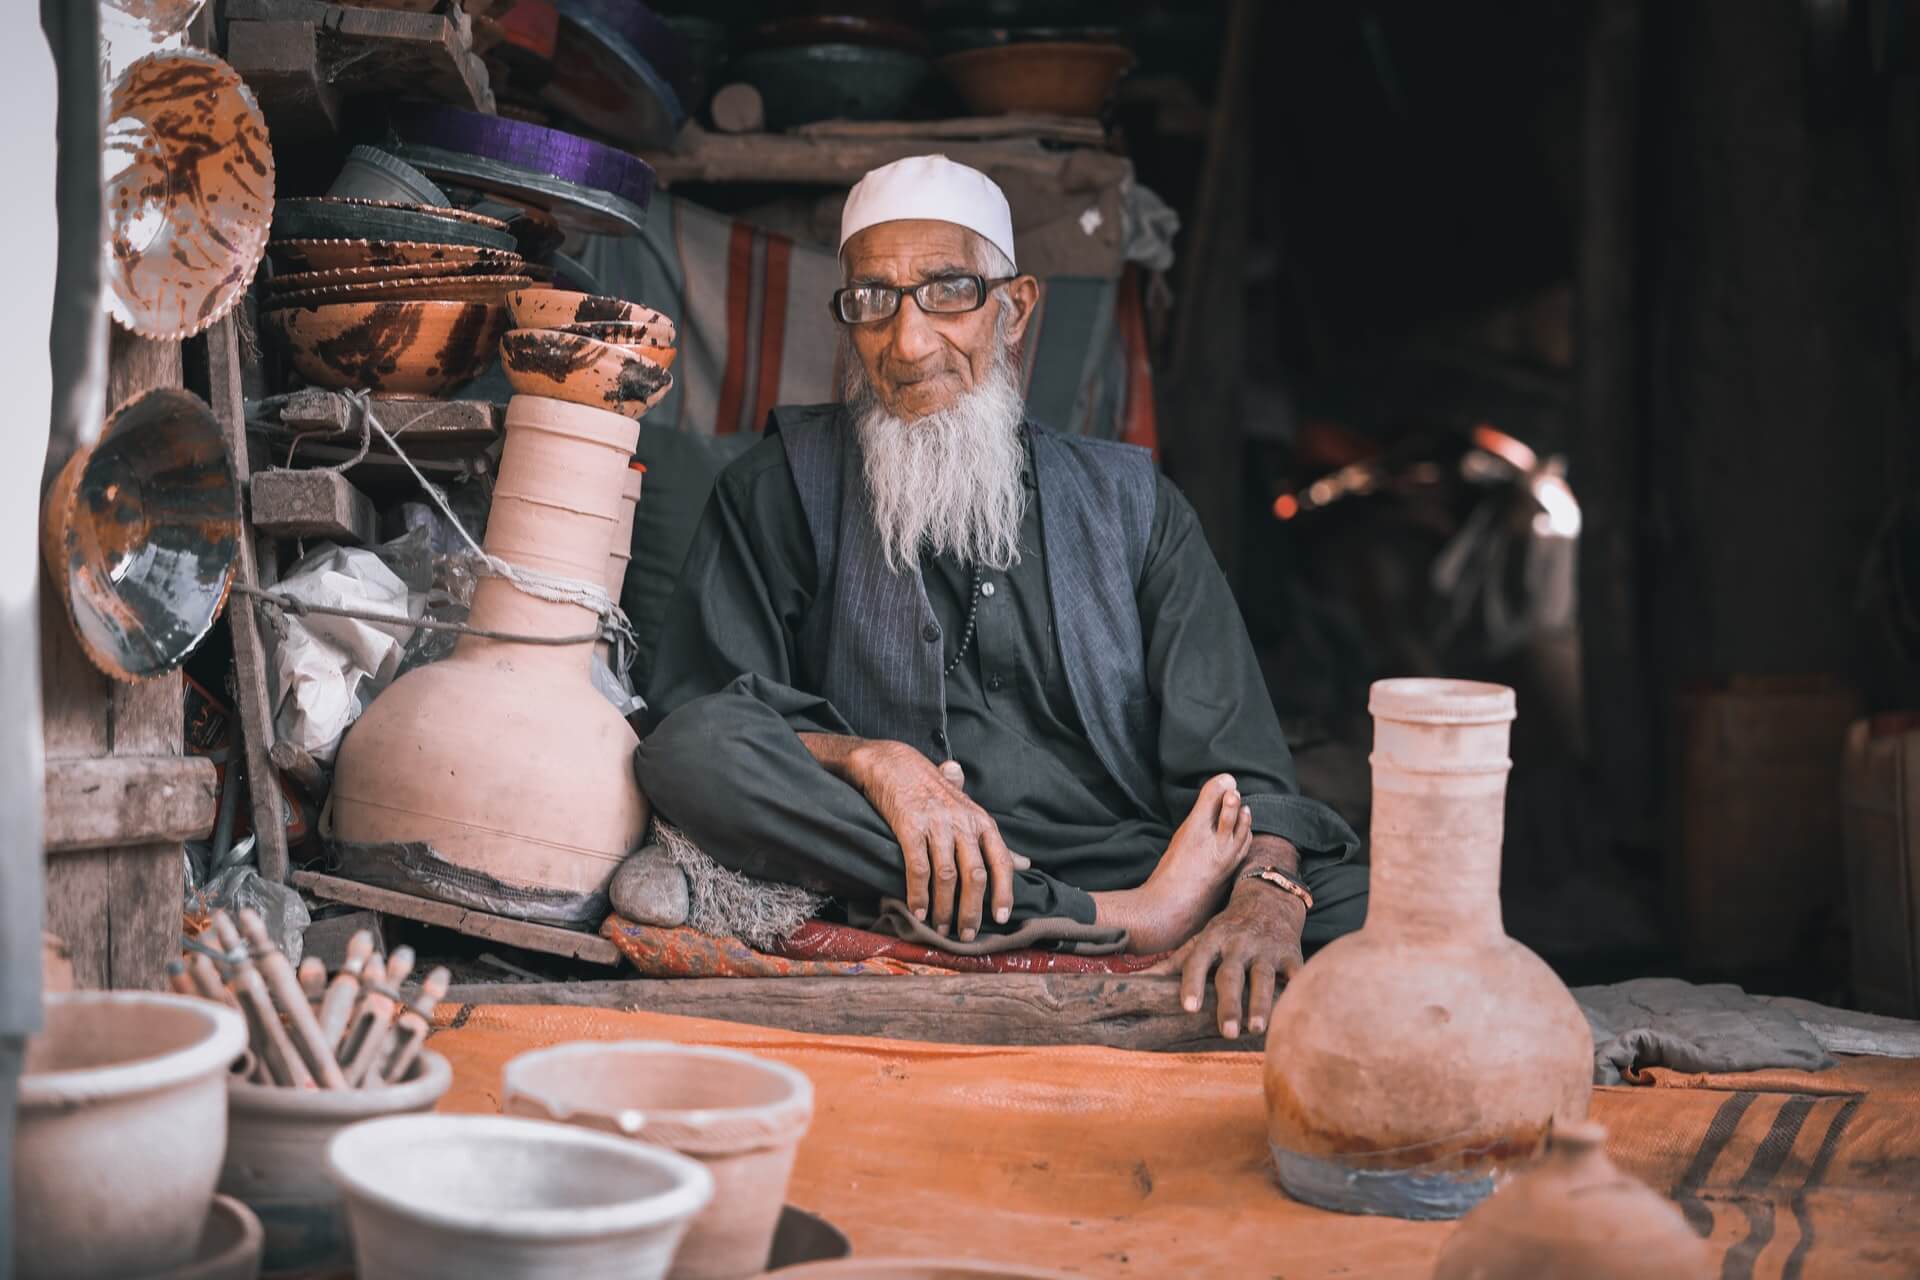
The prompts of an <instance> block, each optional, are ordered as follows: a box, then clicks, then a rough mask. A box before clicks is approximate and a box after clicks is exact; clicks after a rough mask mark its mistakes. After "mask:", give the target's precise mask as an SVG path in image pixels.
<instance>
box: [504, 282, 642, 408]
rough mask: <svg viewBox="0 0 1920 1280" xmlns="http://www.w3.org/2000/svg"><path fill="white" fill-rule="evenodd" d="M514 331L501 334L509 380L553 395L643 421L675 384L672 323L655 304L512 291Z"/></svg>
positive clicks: (524, 390) (523, 389)
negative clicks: (649, 305) (646, 305)
mask: <svg viewBox="0 0 1920 1280" xmlns="http://www.w3.org/2000/svg"><path fill="white" fill-rule="evenodd" d="M507 306H508V308H509V309H510V310H511V311H512V313H513V328H511V329H509V330H508V331H507V333H506V336H505V337H503V338H501V339H500V362H501V364H502V366H503V367H504V368H505V370H506V375H507V381H508V382H509V383H511V384H512V385H513V389H514V390H515V391H517V392H519V393H520V394H521V395H528V396H547V397H549V398H551V399H554V400H569V401H572V402H573V403H574V404H584V405H590V406H592V407H593V408H595V409H607V410H611V411H612V412H614V413H618V414H623V415H624V416H626V417H629V418H636V419H637V418H639V417H640V416H641V415H642V414H644V413H646V411H647V410H649V409H651V408H653V406H654V405H656V404H658V403H660V399H661V397H663V396H665V395H666V394H667V392H668V391H669V390H671V389H672V387H673V375H672V374H670V373H668V372H667V370H668V368H669V367H670V366H671V365H672V364H673V358H674V356H675V355H676V354H677V353H676V351H675V349H674V339H675V334H674V328H673V321H671V320H669V319H667V318H666V317H665V316H663V315H661V314H660V313H659V312H658V311H655V310H653V309H652V308H650V307H643V306H641V305H640V304H639V303H637V302H627V301H624V300H622V299H620V298H605V297H600V296H597V295H594V294H588V293H571V292H568V291H567V290H564V289H535V288H528V289H521V290H517V291H515V292H514V293H510V294H508V295H507Z"/></svg>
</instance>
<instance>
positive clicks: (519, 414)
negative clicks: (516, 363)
mask: <svg viewBox="0 0 1920 1280" xmlns="http://www.w3.org/2000/svg"><path fill="white" fill-rule="evenodd" d="M506 426H507V441H506V448H505V452H504V453H503V454H502V457H501V461H500V480H499V483H498V484H497V485H496V486H495V488H494V496H493V510H492V513H491V514H490V515H489V516H488V519H487V538H486V548H487V551H488V552H489V553H490V554H491V555H494V556H498V557H499V558H501V559H503V560H505V561H507V562H508V563H509V564H512V565H515V566H517V567H520V568H524V569H530V570H533V571H535V572H537V573H540V574H544V575H548V576H550V577H554V578H564V579H568V580H571V581H576V582H583V583H591V584H593V585H594V586H600V585H602V584H603V583H604V581H605V579H606V576H607V548H608V547H609V546H610V545H611V543H612V540H613V531H614V527H615V523H616V522H617V520H618V519H619V516H620V506H621V490H622V487H623V486H624V485H625V484H626V483H627V476H628V474H629V473H628V470H627V461H628V459H629V458H630V457H631V456H632V454H633V448H634V445H635V444H636V443H637V442H638V440H639V432H640V427H639V424H638V423H637V422H636V421H634V420H633V419H632V418H628V417H624V416H622V415H621V414H617V413H610V412H608V411H606V410H604V409H594V408H591V407H589V406H585V405H577V404H571V403H568V402H565V401H561V400H551V399H546V398H544V397H539V396H515V397H514V398H513V400H512V401H511V402H510V403H509V404H508V405H507V419H506ZM469 621H470V623H471V625H473V626H475V627H479V628H483V629H486V630H490V631H496V632H506V633H510V634H513V635H541V636H553V637H560V636H586V637H587V639H586V640H584V641H582V642H581V643H578V644H567V645H544V644H528V643H525V642H522V641H518V640H495V639H487V638H484V637H481V636H474V635H463V636H461V637H460V641H459V643H458V644H457V645H455V647H454V651H453V656H452V657H450V658H448V659H446V660H445V661H444V662H436V663H433V664H431V665H429V666H424V667H418V668H416V669H414V670H413V671H411V672H409V673H408V674H406V675H404V676H402V677H401V678H400V679H398V680H396V681H395V682H394V683H393V685H392V686H391V687H390V688H388V689H387V691H386V692H385V693H382V694H381V695H380V696H379V697H378V698H377V699H375V700H374V702H373V705H372V706H370V707H368V708H367V711H366V714H364V715H362V716H361V717H360V719H359V720H357V721H356V722H355V723H354V726H353V728H352V729H351V730H350V731H349V732H348V734H347V737H346V740H345V741H344V742H343V743H342V744H341V747H340V758H339V763H338V766H337V768H336V771H335V775H334V785H333V817H334V835H335V838H337V839H339V840H341V841H344V842H347V843H356V844H380V843H390V842H391V843H397V842H410V841H419V842H424V843H426V844H428V845H430V846H432V848H433V851H434V852H435V853H436V854H437V855H438V856H439V857H440V858H442V859H444V860H446V861H447V862H450V863H452V864H454V866H455V867H457V868H459V869H461V870H464V871H469V872H476V873H479V874H480V875H481V876H484V877H486V878H487V879H488V880H489V881H492V882H495V883H497V884H498V885H500V886H503V887H504V888H505V889H506V890H508V892H507V893H506V894H504V895H502V894H497V893H496V894H492V895H491V897H492V899H493V901H492V902H490V906H489V909H492V910H495V911H500V912H503V913H507V914H512V913H513V912H514V908H515V902H514V892H515V891H522V892H527V891H530V892H529V897H530V898H531V897H539V898H541V899H543V900H545V901H551V899H552V897H553V896H555V895H559V896H562V897H566V898H569V899H572V898H578V899H581V900H584V899H586V898H589V897H591V896H592V895H597V894H599V893H601V892H603V891H604V890H605V888H606V885H607V881H608V880H610V879H611V878H612V876H613V873H614V870H615V868H617V867H618V866H619V865H620V861H621V859H623V858H625V857H626V856H627V854H629V853H631V852H633V849H634V847H635V846H636V845H637V844H638V843H639V841H640V835H641V832H642V831H644V830H645V828H646V824H647V801H646V798H645V797H644V796H643V795H642V794H641V793H640V788H639V786H638V784H637V783H635V781H634V777H633V767H632V759H633V750H634V747H635V746H637V745H638V742H639V739H638V738H637V737H636V736H635V735H634V732H633V730H632V729H631V728H629V727H628V725H627V722H626V720H625V719H624V718H622V717H621V715H620V712H619V711H618V710H617V709H616V708H615V707H614V706H613V705H612V704H611V703H609V702H608V701H607V699H606V698H605V697H603V696H602V695H601V694H600V692H599V691H598V690H597V689H595V688H594V686H593V684H592V682H591V679H590V676H589V664H590V659H591V655H592V653H593V635H594V632H595V629H596V627H597V624H598V616H597V615H596V614H595V613H594V612H593V610H591V609H589V608H587V607H586V606H584V605H579V604H570V603H558V602H555V601H551V600H546V599H542V598H539V597H537V596H534V595H531V594H528V593H527V592H525V591H522V590H520V589H519V588H518V587H516V586H515V585H514V584H513V583H511V582H509V581H507V580H506V579H504V578H486V579H483V580H482V581H481V582H480V585H479V586H478V588H476V589H475V591H474V596H473V609H472V612H471V614H470V615H469ZM419 891H422V892H424V891H426V886H422V887H421V889H420V890H419Z"/></svg>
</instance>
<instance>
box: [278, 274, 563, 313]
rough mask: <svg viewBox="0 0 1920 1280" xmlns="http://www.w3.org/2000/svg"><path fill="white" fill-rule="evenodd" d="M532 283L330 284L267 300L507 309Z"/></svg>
mask: <svg viewBox="0 0 1920 1280" xmlns="http://www.w3.org/2000/svg"><path fill="white" fill-rule="evenodd" d="M531 283H532V278H531V277H529V276H433V277H430V278H428V279H425V280H419V279H415V280H405V279H401V280H379V281H370V282H368V283H365V284H340V285H326V286H322V287H321V288H317V289H297V290H294V291H293V292H291V293H276V294H272V295H270V296H269V297H268V298H267V300H266V305H267V308H268V309H269V310H274V309H277V308H280V307H322V306H326V305H328V304H329V303H334V302H484V303H487V304H489V305H491V306H496V307H504V306H505V305H506V304H507V295H508V294H509V293H512V292H514V291H515V290H516V289H524V288H526V287H527V285H529V284H531Z"/></svg>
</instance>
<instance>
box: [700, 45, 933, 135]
mask: <svg viewBox="0 0 1920 1280" xmlns="http://www.w3.org/2000/svg"><path fill="white" fill-rule="evenodd" d="M728 75H729V76H730V77H731V78H734V79H738V80H743V81H745V82H746V83H748V84H750V85H752V86H753V87H754V88H755V89H757V90H759V91H760V100H761V102H762V103H763V104H764V105H765V108H766V118H767V128H768V129H771V130H775V131H778V130H781V129H791V128H794V127H795V126H797V125H803V124H812V123H814V122H815V121H818V120H898V119H900V117H901V116H902V115H904V114H905V113H906V110H907V107H908V106H909V105H910V104H911V103H912V101H913V95H914V91H915V90H916V89H918V88H919V87H920V82H921V81H923V80H925V79H926V78H927V60H926V59H925V58H923V57H920V56H919V55H917V54H912V53H902V52H901V51H900V50H898V49H885V48H876V47H873V46H869V45H858V44H809V45H796V46H791V47H786V48H777V49H754V50H752V51H750V52H748V53H743V54H740V55H739V56H737V57H735V58H734V59H733V61H732V62H731V63H729V64H728Z"/></svg>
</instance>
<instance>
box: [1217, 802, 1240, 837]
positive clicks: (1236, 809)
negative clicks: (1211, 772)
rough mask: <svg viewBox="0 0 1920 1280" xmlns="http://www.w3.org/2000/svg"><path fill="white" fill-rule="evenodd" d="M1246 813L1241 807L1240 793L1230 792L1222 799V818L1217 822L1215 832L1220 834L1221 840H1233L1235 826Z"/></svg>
mask: <svg viewBox="0 0 1920 1280" xmlns="http://www.w3.org/2000/svg"><path fill="white" fill-rule="evenodd" d="M1245 812H1246V810H1245V809H1244V808H1242V807H1241V805H1240V793H1239V792H1238V791H1231V790H1230V791H1228V792H1227V794H1226V795H1224V796H1222V797H1220V817H1219V818H1218V819H1217V820H1216V822H1215V824H1214V826H1215V830H1217V831H1218V832H1219V833H1220V836H1221V838H1223V839H1231V838H1232V836H1233V832H1234V827H1235V824H1237V823H1238V822H1239V821H1240V817H1241V815H1242V814H1244V813H1245Z"/></svg>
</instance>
